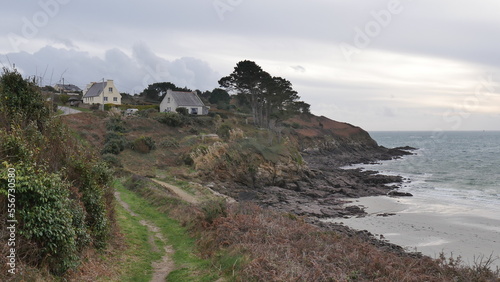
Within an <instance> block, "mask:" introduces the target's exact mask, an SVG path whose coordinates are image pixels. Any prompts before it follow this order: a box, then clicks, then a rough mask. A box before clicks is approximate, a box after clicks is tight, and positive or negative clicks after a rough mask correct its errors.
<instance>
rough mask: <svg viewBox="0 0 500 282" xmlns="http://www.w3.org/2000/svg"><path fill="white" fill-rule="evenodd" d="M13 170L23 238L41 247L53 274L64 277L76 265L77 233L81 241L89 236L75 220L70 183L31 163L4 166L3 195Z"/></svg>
mask: <svg viewBox="0 0 500 282" xmlns="http://www.w3.org/2000/svg"><path fill="white" fill-rule="evenodd" d="M9 167H10V168H15V170H16V175H17V177H16V192H15V196H16V202H15V204H16V211H17V214H16V215H17V217H16V218H17V219H18V221H19V235H21V236H22V237H24V238H25V239H26V240H29V241H31V242H33V243H35V244H36V245H37V247H38V248H37V252H38V253H39V254H38V256H39V257H40V258H45V259H46V263H47V265H48V267H49V269H50V271H51V272H52V273H55V274H62V273H64V272H65V271H66V270H67V269H69V268H71V267H74V266H76V265H77V262H78V256H77V241H76V238H77V234H78V236H80V239H81V238H82V237H85V235H84V234H82V230H85V225H84V224H83V222H82V221H80V220H78V219H75V220H73V215H74V213H73V211H72V206H73V203H72V200H70V199H69V196H70V194H69V189H68V188H69V184H68V183H67V182H65V181H63V180H62V178H61V176H60V175H59V174H55V173H48V172H46V171H45V170H44V169H40V168H37V167H35V166H34V165H31V164H26V163H18V164H17V165H11V164H8V163H3V165H2V170H1V173H0V174H1V179H2V182H5V183H2V185H1V187H0V195H4V196H6V195H7V187H8V186H7V183H6V182H7V174H8V168H9ZM76 213H77V212H76ZM83 233H85V232H83ZM84 245H85V242H84V241H80V242H79V246H80V247H83V246H84ZM21 247H22V246H21ZM18 255H19V254H18ZM35 263H37V262H35Z"/></svg>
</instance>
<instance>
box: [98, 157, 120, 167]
mask: <svg viewBox="0 0 500 282" xmlns="http://www.w3.org/2000/svg"><path fill="white" fill-rule="evenodd" d="M115 155H116V154H112V153H111V154H104V155H103V156H102V160H103V161H105V162H106V163H107V164H108V165H109V166H110V167H119V168H121V167H123V165H122V162H121V161H120V160H119V159H118V158H117V157H116V156H115Z"/></svg>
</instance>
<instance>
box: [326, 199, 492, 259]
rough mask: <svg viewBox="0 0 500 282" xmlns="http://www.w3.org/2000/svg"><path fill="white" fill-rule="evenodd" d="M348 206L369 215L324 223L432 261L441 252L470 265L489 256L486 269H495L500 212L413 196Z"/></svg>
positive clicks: (368, 201)
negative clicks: (490, 261) (364, 233)
mask: <svg viewBox="0 0 500 282" xmlns="http://www.w3.org/2000/svg"><path fill="white" fill-rule="evenodd" d="M349 205H361V206H364V207H366V212H367V213H368V214H369V215H368V216H365V217H359V218H356V217H352V218H349V219H339V218H335V219H329V220H327V221H331V222H342V223H344V224H345V225H347V226H349V227H351V228H354V229H358V230H368V231H369V232H371V233H372V234H374V235H376V236H377V237H379V238H382V239H385V240H388V241H389V242H391V243H394V244H397V245H400V246H402V247H404V248H406V249H407V250H409V251H418V252H421V253H423V254H424V255H427V256H430V257H433V258H437V257H439V254H440V253H441V252H443V253H444V254H445V256H446V257H450V256H452V255H453V257H454V258H456V257H458V256H461V258H462V261H463V262H464V263H465V264H468V265H474V263H475V262H479V261H480V260H481V259H483V260H485V259H487V258H489V257H490V255H491V256H493V257H494V258H498V259H497V260H496V261H494V263H493V264H492V269H495V268H496V267H500V258H499V256H500V214H499V213H498V212H496V211H491V210H486V209H484V210H482V209H479V208H471V207H463V206H456V205H449V204H442V203H440V202H438V201H437V200H434V201H430V200H429V199H423V198H422V199H418V198H415V197H411V198H390V197H385V196H380V197H365V198H360V199H356V200H354V201H353V202H352V203H351V204H349ZM380 214H395V215H390V216H379V215H380Z"/></svg>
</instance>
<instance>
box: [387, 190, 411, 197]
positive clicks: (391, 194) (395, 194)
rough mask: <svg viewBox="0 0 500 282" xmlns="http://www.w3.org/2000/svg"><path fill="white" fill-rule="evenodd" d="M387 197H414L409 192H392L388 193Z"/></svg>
mask: <svg viewBox="0 0 500 282" xmlns="http://www.w3.org/2000/svg"><path fill="white" fill-rule="evenodd" d="M387 196H391V197H413V195H412V194H411V193H408V192H399V191H390V192H389V193H387Z"/></svg>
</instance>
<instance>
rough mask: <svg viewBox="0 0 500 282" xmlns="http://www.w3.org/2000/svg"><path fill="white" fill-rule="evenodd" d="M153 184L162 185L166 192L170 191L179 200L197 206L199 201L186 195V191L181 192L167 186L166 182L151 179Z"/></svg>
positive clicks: (171, 186)
mask: <svg viewBox="0 0 500 282" xmlns="http://www.w3.org/2000/svg"><path fill="white" fill-rule="evenodd" d="M151 180H153V181H154V182H156V183H158V184H160V185H162V186H163V187H165V188H167V189H168V190H170V191H172V192H173V193H174V194H176V195H177V196H179V198H181V199H183V200H184V201H186V202H188V203H191V204H199V203H200V200H198V199H197V198H196V197H195V196H193V195H190V194H188V193H187V192H186V191H184V190H182V189H181V188H179V187H177V186H174V185H171V184H168V183H166V182H163V181H160V180H156V179H151Z"/></svg>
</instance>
